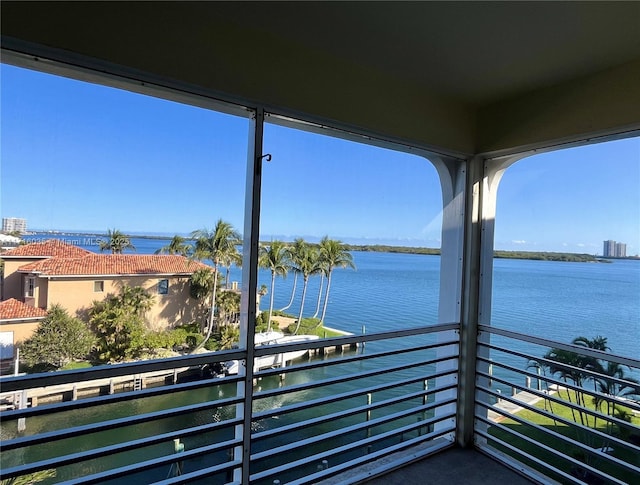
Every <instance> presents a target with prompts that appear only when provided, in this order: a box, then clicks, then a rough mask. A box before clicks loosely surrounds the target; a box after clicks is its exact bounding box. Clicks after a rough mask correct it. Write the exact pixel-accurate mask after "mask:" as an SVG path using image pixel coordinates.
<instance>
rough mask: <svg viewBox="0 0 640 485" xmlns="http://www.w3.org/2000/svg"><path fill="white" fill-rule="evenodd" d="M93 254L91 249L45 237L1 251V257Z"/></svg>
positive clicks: (74, 256) (60, 256) (58, 256)
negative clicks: (41, 239)
mask: <svg viewBox="0 0 640 485" xmlns="http://www.w3.org/2000/svg"><path fill="white" fill-rule="evenodd" d="M87 254H93V253H91V251H87V250H86V249H82V248H81V247H78V246H74V245H73V244H69V243H66V242H64V241H62V240H60V239H47V240H46V241H42V242H36V243H31V244H25V245H24V246H18V247H17V248H15V249H11V250H9V251H7V252H5V253H2V257H3V258H5V257H34V258H37V257H41V258H46V257H56V258H79V257H82V256H86V255H87Z"/></svg>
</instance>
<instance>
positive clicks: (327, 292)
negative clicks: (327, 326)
mask: <svg viewBox="0 0 640 485" xmlns="http://www.w3.org/2000/svg"><path fill="white" fill-rule="evenodd" d="M332 273H333V271H332V270H331V269H330V270H329V272H328V273H327V291H325V292H324V305H322V316H321V317H320V322H321V323H324V316H325V314H326V313H327V304H328V303H329V288H331V274H332Z"/></svg>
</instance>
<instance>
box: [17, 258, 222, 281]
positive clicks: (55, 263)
mask: <svg viewBox="0 0 640 485" xmlns="http://www.w3.org/2000/svg"><path fill="white" fill-rule="evenodd" d="M201 268H209V269H212V268H211V267H210V266H207V265H206V264H203V263H200V262H199V261H192V260H190V259H189V258H185V257H184V256H177V255H155V254H154V255H134V254H94V253H89V254H88V255H86V256H84V257H80V258H50V259H45V260H42V261H36V262H33V263H29V264H25V265H23V266H20V267H19V268H18V271H20V272H23V273H40V274H42V275H43V276H84V275H87V276H96V275H105V276H107V275H141V274H162V275H165V274H166V275H169V274H171V275H174V274H185V275H190V274H192V273H193V272H195V271H196V270H198V269H201Z"/></svg>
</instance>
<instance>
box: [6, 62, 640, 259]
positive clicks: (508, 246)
mask: <svg viewBox="0 0 640 485" xmlns="http://www.w3.org/2000/svg"><path fill="white" fill-rule="evenodd" d="M0 69H1V70H0V75H1V76H2V85H1V96H2V99H1V101H2V103H1V110H2V111H1V115H2V121H3V122H2V126H1V132H0V133H1V137H2V145H1V159H2V164H1V167H0V189H1V194H0V213H1V215H2V217H7V216H18V217H20V218H25V219H27V220H28V221H29V228H30V229H31V230H33V229H39V230H60V231H71V232H79V231H87V232H97V233H104V232H106V230H107V229H113V228H117V229H119V230H121V231H123V232H125V233H130V234H155V235H164V236H170V235H174V234H181V235H186V234H189V233H190V232H191V231H193V230H196V229H202V228H205V227H208V228H212V227H213V226H214V225H215V222H216V221H217V220H218V219H220V218H222V219H224V220H226V221H228V222H230V223H231V224H233V225H234V226H235V227H236V228H238V229H239V230H242V229H243V227H244V223H243V219H244V191H245V173H246V147H247V135H248V126H249V123H248V120H247V119H244V118H240V117H237V116H231V115H226V114H222V113H217V112H213V111H210V110H205V109H201V108H197V107H193V106H187V105H182V104H178V103H174V102H169V101H166V100H160V99H157V98H153V97H150V96H144V95H140V94H135V93H131V92H127V91H122V90H118V89H114V88H108V87H104V86H99V85H95V84H89V83H84V82H79V81H75V80H70V79H66V78H61V77H57V76H52V75H48V74H44V73H40V72H35V71H30V70H26V69H21V68H17V67H13V66H8V65H5V64H2V65H1V67H0ZM264 151H265V153H270V154H272V157H273V158H272V161H271V162H269V163H265V164H264V167H263V186H262V211H261V223H260V232H261V238H263V239H269V238H272V237H274V238H275V237H277V238H281V239H287V240H291V239H293V238H295V237H304V238H305V239H308V240H319V239H320V238H321V237H322V236H324V235H329V236H330V237H332V238H336V239H341V240H343V241H344V242H348V243H352V244H393V245H403V246H421V247H440V243H441V225H442V195H441V189H440V184H439V180H438V176H437V172H436V170H435V168H434V166H433V165H432V164H431V163H430V162H428V161H427V160H425V159H424V158H422V157H419V156H416V155H412V154H407V153H402V152H398V151H394V150H390V149H383V148H378V147H374V146H370V145H364V144H358V143H354V142H350V141H347V140H344V139H338V138H332V137H329V136H323V135H318V134H314V133H309V132H304V131H300V130H294V129H292V128H285V127H282V126H278V125H274V124H270V123H267V124H266V125H265V135H264ZM407 208H410V209H409V210H407ZM607 237H610V238H611V239H614V240H617V241H625V242H626V244H627V252H628V253H629V254H638V253H640V138H628V139H622V140H617V141H611V142H607V143H600V144H594V145H586V146H581V147H577V148H571V149H566V150H557V151H552V152H547V153H541V154H537V155H534V156H531V157H527V158H525V159H523V160H521V161H519V162H517V163H515V164H514V165H513V166H511V167H509V168H508V169H507V170H506V171H505V173H504V176H503V179H502V181H501V183H500V186H499V189H498V203H497V215H496V230H495V248H496V249H499V250H523V251H556V252H574V253H588V254H599V253H600V252H601V251H602V241H603V240H604V239H605V238H607Z"/></svg>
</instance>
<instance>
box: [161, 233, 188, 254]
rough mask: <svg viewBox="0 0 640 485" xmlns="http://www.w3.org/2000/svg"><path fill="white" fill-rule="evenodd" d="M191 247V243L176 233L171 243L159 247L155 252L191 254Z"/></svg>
mask: <svg viewBox="0 0 640 485" xmlns="http://www.w3.org/2000/svg"><path fill="white" fill-rule="evenodd" d="M191 249H192V247H191V244H188V243H187V240H186V239H185V238H183V237H182V236H178V235H177V234H176V235H175V236H173V239H171V242H169V244H167V245H166V246H162V247H161V248H160V249H157V250H156V251H155V253H154V254H179V255H180V256H189V253H190V252H191Z"/></svg>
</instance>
